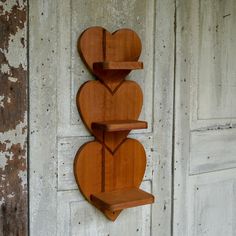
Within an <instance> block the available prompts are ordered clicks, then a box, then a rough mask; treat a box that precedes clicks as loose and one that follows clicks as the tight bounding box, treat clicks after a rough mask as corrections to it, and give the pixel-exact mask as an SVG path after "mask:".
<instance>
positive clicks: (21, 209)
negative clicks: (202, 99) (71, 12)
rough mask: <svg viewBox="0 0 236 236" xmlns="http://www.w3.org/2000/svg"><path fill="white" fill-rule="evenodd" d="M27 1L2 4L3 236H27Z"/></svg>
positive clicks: (0, 157)
mask: <svg viewBox="0 0 236 236" xmlns="http://www.w3.org/2000/svg"><path fill="white" fill-rule="evenodd" d="M26 18H27V9H26V1H23V0H21V1H16V0H8V1H4V0H1V1H0V32H1V33H0V205H1V207H0V235H7V236H9V235H26V234H27V165H26V156H27V151H26V149H27V113H26V110H27V91H26V90H27V58H26V52H27V48H26V31H27V28H26V26H27V19H26Z"/></svg>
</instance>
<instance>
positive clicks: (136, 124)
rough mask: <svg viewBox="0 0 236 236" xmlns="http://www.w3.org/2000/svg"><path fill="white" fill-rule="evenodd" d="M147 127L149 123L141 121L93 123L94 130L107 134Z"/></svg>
mask: <svg viewBox="0 0 236 236" xmlns="http://www.w3.org/2000/svg"><path fill="white" fill-rule="evenodd" d="M147 126H148V125H147V122H146V121H141V120H111V121H101V122H93V123H92V129H99V130H102V131H106V132H114V131H125V130H132V129H147Z"/></svg>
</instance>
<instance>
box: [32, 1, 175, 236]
mask: <svg viewBox="0 0 236 236" xmlns="http://www.w3.org/2000/svg"><path fill="white" fill-rule="evenodd" d="M29 5H30V7H29V64H30V66H29V68H30V73H29V76H30V112H29V113H30V167H29V168H30V177H29V180H30V233H31V235H33V236H36V235H40V236H42V235H44V236H45V235H49V236H52V235H62V236H67V235H81V236H86V235H91V236H96V235H111V236H113V235H117V236H118V235H123V236H126V235H127V236H132V235H143V236H147V235H161V236H165V235H170V232H171V158H172V151H171V147H172V115H173V113H172V110H173V104H172V103H173V102H172V101H173V81H174V80H173V78H174V10H175V3H174V0H163V1H155V0H147V1H142V0H123V1H116V0H96V1H87V0H70V1H69V0H68V1H65V0H58V1H53V0H52V1H48V0H34V1H30V4H29ZM166 19H168V20H166ZM96 25H98V26H102V27H104V28H106V29H107V30H109V31H111V32H113V31H115V30H117V29H119V28H132V29H133V30H135V31H136V32H137V33H138V34H139V35H140V37H141V39H142V44H143V48H142V56H141V60H142V61H143V62H144V67H145V69H144V70H143V71H137V72H132V73H131V75H130V76H129V79H132V80H135V81H136V82H137V83H138V84H140V86H141V87H142V90H143V94H144V104H143V110H142V114H141V116H140V119H142V120H146V121H148V124H149V128H148V129H147V130H145V131H138V132H132V134H131V137H135V138H136V139H138V140H140V141H141V143H142V144H143V145H144V147H145V150H146V155H147V160H148V161H147V168H146V173H145V177H144V181H143V183H142V186H141V187H142V188H143V189H145V190H147V191H149V192H152V193H153V194H154V195H155V197H156V202H155V204H153V205H147V206H143V207H137V208H132V209H128V210H125V211H123V212H122V214H121V215H120V216H119V217H118V219H117V220H116V221H115V222H110V221H108V220H107V219H106V218H105V217H104V215H103V214H101V213H100V212H99V211H98V210H97V209H96V208H94V207H93V206H91V205H90V204H89V203H88V202H87V201H85V199H84V198H83V196H82V195H81V193H80V191H79V190H78V187H77V185H76V183H75V180H74V176H73V160H74V156H75V153H76V151H77V150H78V148H79V147H80V146H81V145H82V144H83V143H85V142H88V141H89V140H92V139H93V137H91V136H90V135H89V133H88V132H87V130H86V129H85V127H84V124H83V123H82V121H81V119H80V117H79V114H78V111H77V108H76V105H75V95H76V93H77V90H78V88H79V87H80V86H81V85H82V83H84V82H85V81H87V80H92V79H94V78H93V77H92V76H91V75H90V74H89V72H88V71H87V69H86V68H85V66H84V64H83V63H82V61H81V59H80V58H79V56H78V53H77V49H76V42H77V39H78V37H79V35H80V34H81V33H82V32H83V30H84V29H86V28H87V27H91V26H96Z"/></svg>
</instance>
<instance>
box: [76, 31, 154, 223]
mask: <svg viewBox="0 0 236 236" xmlns="http://www.w3.org/2000/svg"><path fill="white" fill-rule="evenodd" d="M78 49H79V52H80V55H81V57H82V59H83V61H84V62H85V64H86V65H87V67H88V68H89V70H90V71H91V72H92V73H93V74H94V75H96V76H97V77H98V78H99V80H97V81H89V82H86V83H84V84H83V85H82V86H81V88H80V89H79V91H78V94H77V97H76V103H77V107H78V110H79V112H80V115H81V118H82V120H83V122H84V123H85V125H86V127H87V128H88V130H89V131H90V133H91V134H92V135H94V136H95V138H96V140H95V141H92V142H89V143H86V144H84V145H83V146H82V147H81V148H80V149H79V151H78V152H77V154H76V156H75V160H74V174H75V179H76V181H77V184H78V186H79V188H80V191H81V192H82V194H83V195H84V196H85V198H86V199H87V200H88V201H89V202H90V203H91V204H93V205H94V206H96V207H97V208H99V209H100V210H101V211H102V212H103V213H104V214H105V215H106V216H107V218H108V219H110V220H112V221H114V220H115V219H116V218H117V217H118V215H119V214H120V212H121V210H122V209H124V208H128V207H134V206H139V205H144V204H150V203H153V201H154V197H153V196H152V195H151V194H149V193H146V192H144V191H142V190H140V189H139V186H140V184H141V182H142V179H143V176H144V172H145V168H146V155H145V150H144V148H143V146H142V145H141V144H140V143H139V142H138V141H137V140H135V139H129V138H127V135H128V134H129V132H130V130H132V129H145V128H147V122H145V121H138V117H139V115H140V112H141V108H142V104H143V95H142V91H141V89H140V87H139V85H138V84H137V83H136V82H134V81H124V79H125V76H126V75H127V74H128V73H129V72H130V71H131V70H132V69H141V68H143V63H142V62H138V58H139V56H140V53H141V42H140V39H139V37H138V36H137V34H136V33H135V32H134V31H132V30H129V29H123V30H118V31H116V32H115V33H113V34H110V33H109V32H107V31H106V30H105V29H103V28H101V27H92V28H89V29H87V30H86V31H84V32H83V33H82V35H81V37H80V39H79V41H78Z"/></svg>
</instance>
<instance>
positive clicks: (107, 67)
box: [93, 61, 143, 70]
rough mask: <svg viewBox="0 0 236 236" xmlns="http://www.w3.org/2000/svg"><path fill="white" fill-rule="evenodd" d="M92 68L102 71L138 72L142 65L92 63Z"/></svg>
mask: <svg viewBox="0 0 236 236" xmlns="http://www.w3.org/2000/svg"><path fill="white" fill-rule="evenodd" d="M93 68H94V69H95V70H96V68H100V69H102V70H138V69H143V63H142V62H140V61H125V62H123V61H122V62H120V61H119V62H117V61H105V62H95V63H93Z"/></svg>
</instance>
